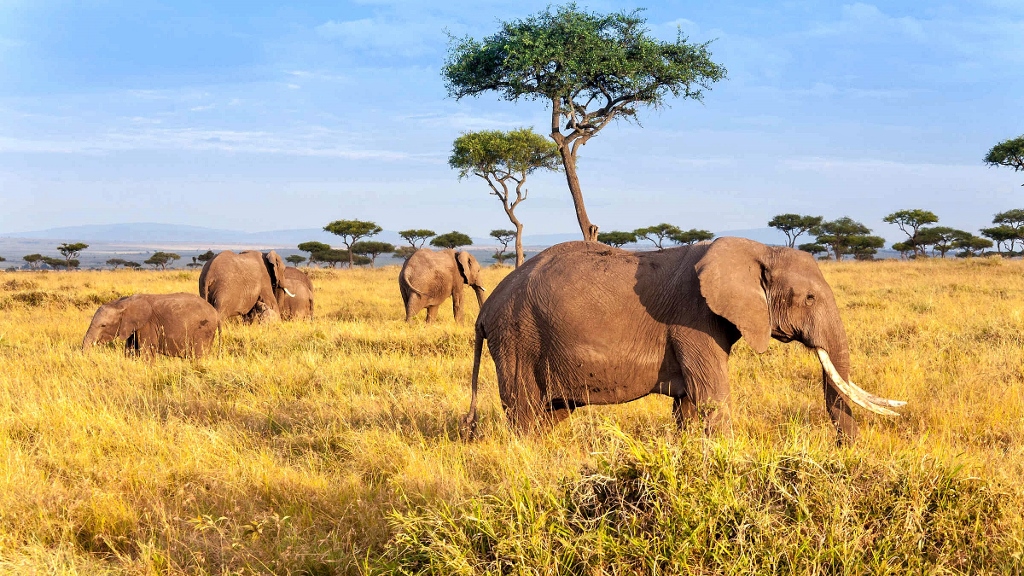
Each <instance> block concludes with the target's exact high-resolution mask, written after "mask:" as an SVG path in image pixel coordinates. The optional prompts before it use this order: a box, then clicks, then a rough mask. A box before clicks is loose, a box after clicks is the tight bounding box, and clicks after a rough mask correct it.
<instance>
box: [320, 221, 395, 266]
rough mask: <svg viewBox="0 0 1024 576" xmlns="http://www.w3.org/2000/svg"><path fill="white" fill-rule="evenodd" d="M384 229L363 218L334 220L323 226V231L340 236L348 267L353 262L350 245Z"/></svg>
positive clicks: (353, 255)
mask: <svg viewBox="0 0 1024 576" xmlns="http://www.w3.org/2000/svg"><path fill="white" fill-rule="evenodd" d="M383 230H384V229H383V228H381V227H380V226H377V224H376V223H374V222H368V221H365V220H335V221H334V222H331V223H330V224H328V225H327V226H324V231H325V232H330V233H331V234H336V235H338V236H341V243H342V244H344V245H345V248H347V249H348V267H349V268H351V267H352V266H353V264H354V263H355V253H353V252H352V245H353V244H355V243H356V242H358V241H359V239H360V238H368V237H370V236H376V235H377V234H380V233H381V231H383Z"/></svg>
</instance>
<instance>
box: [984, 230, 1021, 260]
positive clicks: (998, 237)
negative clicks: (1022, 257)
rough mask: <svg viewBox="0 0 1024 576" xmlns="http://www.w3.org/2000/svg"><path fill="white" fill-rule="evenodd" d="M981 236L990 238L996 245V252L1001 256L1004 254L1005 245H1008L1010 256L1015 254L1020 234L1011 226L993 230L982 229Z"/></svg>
mask: <svg viewBox="0 0 1024 576" xmlns="http://www.w3.org/2000/svg"><path fill="white" fill-rule="evenodd" d="M981 235H982V236H984V237H986V238H988V239H989V240H991V241H992V242H993V244H995V247H996V252H997V253H999V254H1000V255H1002V254H1003V245H1004V244H1005V245H1006V249H1007V250H1008V255H1010V256H1012V255H1013V254H1014V249H1013V248H1014V245H1015V244H1016V242H1017V239H1018V237H1019V236H1018V234H1017V231H1016V230H1014V229H1013V228H1010V227H1009V226H993V227H991V228H982V229H981Z"/></svg>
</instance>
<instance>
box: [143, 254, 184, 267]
mask: <svg viewBox="0 0 1024 576" xmlns="http://www.w3.org/2000/svg"><path fill="white" fill-rule="evenodd" d="M180 259H181V256H179V255H177V254H175V253H174V252H153V255H152V256H150V257H149V258H147V259H146V260H143V261H142V262H143V263H145V264H149V265H150V266H152V267H153V268H156V267H158V266H159V267H160V269H161V270H166V269H167V265H168V264H170V263H171V262H174V261H175V260H180Z"/></svg>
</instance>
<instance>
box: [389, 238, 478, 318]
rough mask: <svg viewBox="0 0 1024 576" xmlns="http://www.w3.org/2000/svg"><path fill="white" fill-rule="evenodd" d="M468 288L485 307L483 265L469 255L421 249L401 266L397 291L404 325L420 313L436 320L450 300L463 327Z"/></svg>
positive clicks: (466, 253)
mask: <svg viewBox="0 0 1024 576" xmlns="http://www.w3.org/2000/svg"><path fill="white" fill-rule="evenodd" d="M463 284H469V285H470V286H471V287H472V288H473V291H474V292H476V301H477V304H479V305H480V306H481V307H482V306H483V305H484V298H483V293H484V292H485V288H484V287H483V286H481V285H480V263H479V262H477V261H476V258H474V257H473V255H472V254H470V253H469V252H465V251H462V252H455V251H454V250H442V251H440V252H434V251H433V250H428V249H427V248H420V249H419V250H417V251H416V252H415V253H414V254H413V255H412V256H410V257H409V259H408V260H406V261H405V264H404V265H403V266H402V271H401V272H400V273H399V274H398V287H399V289H400V290H401V291H402V301H403V302H405V321H406V322H409V321H410V320H412V317H413V316H415V315H416V314H417V313H418V312H419V311H420V310H422V309H424V308H426V309H427V322H433V321H434V320H435V319H436V318H437V309H438V307H439V306H441V304H442V303H444V301H445V300H447V299H448V298H449V297H451V299H452V308H453V309H454V311H455V321H456V322H458V323H460V324H461V323H462V289H463V288H462V286H463Z"/></svg>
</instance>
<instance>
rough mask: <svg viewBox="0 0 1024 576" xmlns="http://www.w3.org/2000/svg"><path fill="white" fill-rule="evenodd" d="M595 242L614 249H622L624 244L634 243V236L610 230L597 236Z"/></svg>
mask: <svg viewBox="0 0 1024 576" xmlns="http://www.w3.org/2000/svg"><path fill="white" fill-rule="evenodd" d="M597 241H598V242H603V243H605V244H607V245H609V246H615V247H616V248H622V247H623V246H625V245H626V244H632V243H633V242H636V234H634V233H632V232H622V231H619V230H612V231H611V232H601V233H599V234H598V235H597Z"/></svg>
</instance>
